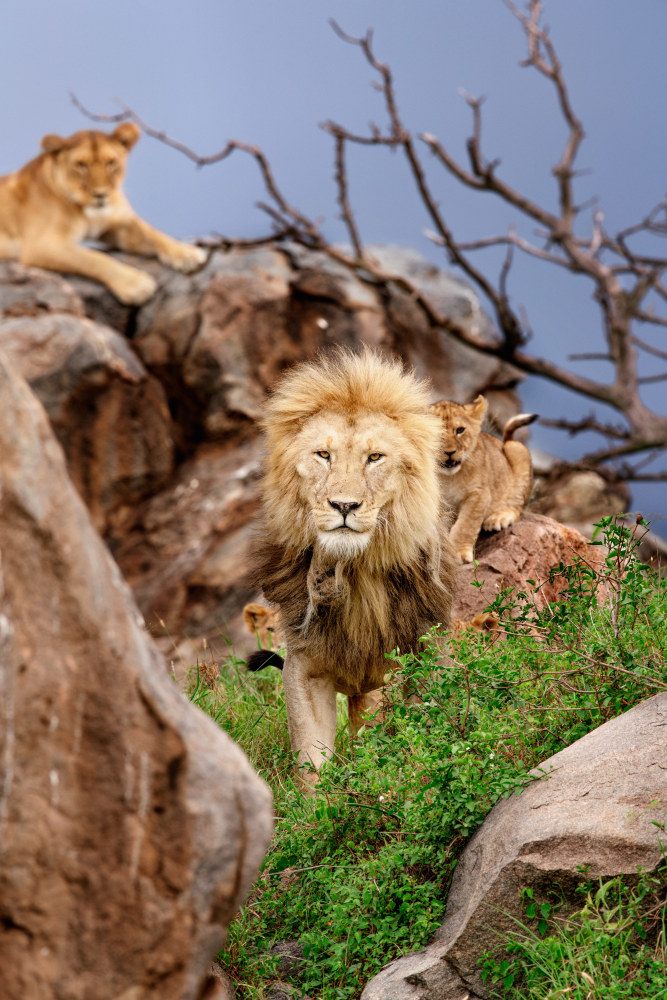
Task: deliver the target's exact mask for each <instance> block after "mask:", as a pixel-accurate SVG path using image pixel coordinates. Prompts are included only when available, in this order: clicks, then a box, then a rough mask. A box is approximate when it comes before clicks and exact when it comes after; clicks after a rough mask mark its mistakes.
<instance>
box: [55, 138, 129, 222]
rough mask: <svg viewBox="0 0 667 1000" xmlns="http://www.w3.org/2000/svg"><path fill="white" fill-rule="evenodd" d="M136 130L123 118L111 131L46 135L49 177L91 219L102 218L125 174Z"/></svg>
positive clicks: (110, 205)
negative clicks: (50, 175)
mask: <svg viewBox="0 0 667 1000" xmlns="http://www.w3.org/2000/svg"><path fill="white" fill-rule="evenodd" d="M138 136H139V130H138V129H137V128H136V126H134V125H132V124H130V123H129V122H126V123H125V124H124V125H120V126H119V127H118V128H117V129H116V130H115V131H114V132H112V133H111V135H107V134H106V133H105V132H96V131H88V132H77V133H75V134H74V135H72V136H70V137H69V138H67V139H63V138H61V137H60V136H57V135H47V136H44V138H43V139H42V149H43V150H44V152H45V153H46V154H47V155H48V156H49V158H50V160H51V167H52V179H53V183H54V185H55V187H56V188H57V189H58V190H59V192H60V193H61V194H62V195H63V196H64V197H65V198H66V199H67V200H68V201H70V202H72V203H73V204H74V205H78V206H79V207H80V208H82V209H83V210H84V212H85V214H86V215H87V216H88V217H89V218H91V219H103V218H104V216H105V214H108V213H109V212H110V211H111V208H112V200H113V197H114V195H115V194H116V192H117V191H118V190H119V189H120V186H121V184H122V182H123V178H124V176H125V164H126V160H127V154H128V152H129V151H130V149H131V148H132V146H133V145H134V143H135V142H136V141H137V138H138Z"/></svg>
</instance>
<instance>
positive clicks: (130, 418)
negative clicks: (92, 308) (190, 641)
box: [0, 286, 174, 531]
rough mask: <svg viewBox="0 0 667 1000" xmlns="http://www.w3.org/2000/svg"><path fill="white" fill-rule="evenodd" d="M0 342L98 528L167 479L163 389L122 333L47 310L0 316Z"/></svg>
mask: <svg viewBox="0 0 667 1000" xmlns="http://www.w3.org/2000/svg"><path fill="white" fill-rule="evenodd" d="M21 287H23V286H21ZM0 346H1V347H2V349H3V351H4V352H5V354H6V355H7V357H8V358H9V360H10V361H11V363H12V364H13V365H14V366H15V367H16V368H17V369H18V371H19V372H20V373H21V374H22V375H23V377H24V378H25V379H26V380H27V381H28V383H29V384H30V387H31V388H32V390H33V392H34V393H35V395H36V396H37V397H38V399H39V400H40V401H41V403H42V405H43V406H44V408H45V410H46V412H47V414H48V415H49V418H50V420H51V424H52V426H53V429H54V431H55V432H56V435H57V437H58V439H59V441H60V443H61V444H62V446H63V448H64V450H65V455H66V456H67V460H68V465H69V472H70V476H71V477H72V480H73V481H74V484H75V486H76V487H77V489H78V491H79V493H80V495H81V496H82V497H83V499H84V500H85V502H86V504H87V505H88V508H89V510H90V512H91V515H92V517H93V521H94V523H95V525H96V527H98V528H99V529H100V530H102V531H104V530H105V529H107V528H108V526H109V523H110V520H111V518H112V517H113V514H114V511H116V510H117V509H118V508H119V507H121V506H122V505H124V504H133V503H136V501H137V500H139V499H140V498H141V497H143V496H146V495H149V494H151V493H154V492H155V491H157V490H158V489H159V488H160V487H161V486H163V485H164V484H165V483H166V481H167V480H168V479H169V477H170V475H171V472H172V468H173V450H174V449H173V441H172V436H171V417H170V414H169V407H168V405H167V400H166V396H165V392H164V390H163V388H162V386H161V384H160V383H159V382H158V380H157V379H155V378H154V377H152V376H150V375H149V373H148V372H147V371H146V369H145V368H144V366H143V364H142V363H141V361H140V360H139V359H138V358H137V356H136V354H135V353H134V352H133V351H132V350H131V348H130V347H129V346H128V344H127V341H126V340H125V339H124V338H123V337H121V336H120V334H118V333H116V331H115V330H112V329H111V328H110V327H107V326H101V325H100V324H98V323H93V322H92V321H91V320H88V319H82V318H81V317H79V316H74V315H71V314H70V313H65V312H60V313H59V312H48V313H45V314H43V315H38V316H25V315H23V316H20V317H17V318H0Z"/></svg>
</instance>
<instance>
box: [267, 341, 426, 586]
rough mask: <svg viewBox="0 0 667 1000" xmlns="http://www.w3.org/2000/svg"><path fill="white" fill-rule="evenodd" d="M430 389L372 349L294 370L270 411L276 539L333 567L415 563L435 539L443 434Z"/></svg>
mask: <svg viewBox="0 0 667 1000" xmlns="http://www.w3.org/2000/svg"><path fill="white" fill-rule="evenodd" d="M427 402H428V386H427V385H426V384H425V383H422V382H419V381H418V380H417V379H416V377H415V376H414V375H413V374H410V373H407V372H405V371H404V370H403V368H402V366H401V365H400V364H399V363H398V362H396V361H390V360H387V359H384V358H382V357H380V356H379V355H378V354H375V353H373V352H372V351H370V350H366V351H364V353H362V354H354V353H352V352H350V351H344V350H339V351H337V352H333V353H332V354H329V355H325V356H323V357H321V358H320V359H319V360H318V361H316V362H312V363H306V364H302V365H299V366H298V367H297V368H295V369H293V370H292V371H290V372H288V374H287V375H286V376H285V377H284V378H283V380H282V381H281V382H280V383H279V385H278V386H277V388H276V389H275V391H274V392H273V395H272V397H271V399H270V400H269V403H268V406H267V416H266V420H265V429H266V432H267V437H268V446H269V458H268V474H267V478H266V484H265V508H266V515H267V518H268V521H269V523H270V525H271V528H272V530H273V533H274V536H275V537H277V538H279V539H280V540H281V542H282V544H283V545H285V547H286V548H288V549H291V550H294V551H296V552H299V551H304V550H306V549H307V548H308V547H310V546H312V547H313V548H315V549H317V550H318V552H319V553H320V555H323V556H324V557H331V559H332V560H334V561H346V560H353V559H355V558H356V557H357V556H359V555H360V554H361V553H366V554H367V557H368V558H371V556H373V557H374V559H375V561H376V563H377V565H378V567H381V566H385V567H388V566H391V565H394V564H396V563H397V562H402V561H404V560H405V561H409V560H410V559H414V558H415V553H416V551H417V550H418V549H419V548H426V547H428V545H429V542H430V541H431V540H432V539H433V537H434V533H435V532H436V531H437V524H438V516H439V504H440V498H439V489H438V483H437V471H436V456H437V449H438V443H439V434H440V428H439V423H438V420H437V419H436V418H435V417H434V416H432V415H430V414H429V413H428V412H427Z"/></svg>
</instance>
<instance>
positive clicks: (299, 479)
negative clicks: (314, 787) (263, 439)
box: [257, 350, 454, 784]
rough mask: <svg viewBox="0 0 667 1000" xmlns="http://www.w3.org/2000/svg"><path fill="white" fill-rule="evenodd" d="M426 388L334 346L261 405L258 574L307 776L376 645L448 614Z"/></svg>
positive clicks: (370, 673)
mask: <svg viewBox="0 0 667 1000" xmlns="http://www.w3.org/2000/svg"><path fill="white" fill-rule="evenodd" d="M428 391H429V390H428V386H427V385H426V384H424V383H421V382H418V381H417V379H416V378H415V377H414V376H413V375H412V374H408V373H405V372H404V371H403V369H402V367H401V365H400V364H399V363H398V362H394V361H388V360H383V359H382V358H381V357H380V356H379V355H377V354H374V353H372V352H371V351H369V350H367V351H365V352H364V353H363V354H361V355H356V354H353V353H351V352H349V351H344V350H340V351H338V352H335V353H332V354H330V355H326V356H322V357H320V359H319V360H318V361H316V362H310V363H305V364H302V365H300V366H298V367H297V368H295V369H292V370H291V371H290V372H288V373H287V375H286V376H284V377H283V379H282V381H281V382H280V383H279V384H278V386H277V388H276V389H275V391H274V392H273V394H272V396H271V398H270V400H269V402H268V404H267V415H266V418H265V424H264V426H265V431H266V435H267V439H268V469H267V475H266V479H265V484H264V509H265V513H264V531H263V536H262V538H261V547H260V546H258V553H257V555H258V561H259V572H258V582H259V583H260V584H261V586H262V587H263V590H264V594H265V597H266V598H267V600H268V601H270V602H271V603H272V604H276V605H278V607H279V609H280V619H281V623H282V629H283V635H284V639H285V646H286V650H287V653H286V658H285V665H284V671H283V678H284V686H285V699H286V702H287V715H288V721H289V732H290V743H291V746H292V750H293V751H294V752H295V753H296V754H297V755H298V762H299V765H300V766H301V767H303V765H308V764H310V765H312V769H309V770H307V771H306V770H301V771H300V774H301V777H302V780H303V781H305V782H306V783H309V784H313V783H314V782H315V781H316V780H317V770H318V769H319V767H320V765H321V764H322V761H323V760H324V759H325V758H326V756H327V755H328V754H329V753H330V752H331V751H332V749H333V745H334V737H335V734H336V692H337V691H340V692H342V693H343V694H346V695H347V696H348V705H349V715H350V720H351V726H352V728H353V729H355V728H356V727H357V726H358V724H359V723H360V722H361V719H362V714H363V712H364V709H365V708H366V707H367V706H369V705H377V698H376V697H373V696H372V695H371V692H374V691H376V689H378V688H380V687H381V686H382V684H383V682H384V677H385V674H386V672H387V668H388V664H387V660H386V659H385V654H386V653H388V652H389V651H390V650H392V649H394V648H395V647H398V648H399V649H400V650H401V651H402V652H406V651H408V650H411V649H415V648H416V647H418V645H419V639H420V637H421V636H422V635H423V634H424V633H425V632H426V631H427V630H428V629H429V628H430V627H431V626H432V625H435V624H438V623H442V624H443V625H447V624H448V623H449V615H450V606H451V598H452V590H453V584H454V558H453V553H452V552H451V550H450V548H449V543H448V541H447V538H446V536H445V535H444V533H443V531H442V528H441V523H442V517H441V510H440V491H439V487H438V479H437V469H436V464H437V462H436V460H437V454H438V445H439V440H440V426H439V422H438V420H437V418H436V417H435V416H433V415H431V414H429V413H428V412H427V405H428ZM313 769H314V770H313Z"/></svg>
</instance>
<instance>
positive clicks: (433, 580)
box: [256, 537, 455, 693]
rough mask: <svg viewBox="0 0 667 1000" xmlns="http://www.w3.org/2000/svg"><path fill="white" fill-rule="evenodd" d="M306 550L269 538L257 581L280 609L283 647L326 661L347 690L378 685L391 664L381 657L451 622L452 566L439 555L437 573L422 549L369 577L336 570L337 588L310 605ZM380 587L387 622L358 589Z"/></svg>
mask: <svg viewBox="0 0 667 1000" xmlns="http://www.w3.org/2000/svg"><path fill="white" fill-rule="evenodd" d="M312 558H313V552H312V549H308V550H307V551H306V552H303V553H300V554H297V553H290V552H286V551H285V550H284V549H283V548H282V547H281V546H279V545H275V544H269V543H267V540H266V537H265V539H264V542H263V544H262V547H261V549H258V550H257V571H256V572H257V582H258V583H259V585H260V586H261V587H262V588H263V590H264V596H265V597H266V599H267V600H268V601H270V602H271V603H273V604H278V605H279V606H280V613H281V619H282V625H283V629H284V632H285V636H286V640H287V646H288V649H289V650H290V651H292V652H294V653H296V654H298V653H299V652H304V653H307V655H308V657H309V658H311V659H315V660H317V661H319V662H320V663H324V664H327V665H328V666H329V668H330V669H331V670H332V672H333V673H334V674H335V675H336V677H337V678H338V680H339V682H341V683H342V684H343V685H344V687H345V688H349V690H348V691H347V693H354V692H359V693H360V692H363V691H368V690H372V689H373V688H376V687H380V686H381V685H382V683H383V679H384V675H385V674H386V672H387V670H388V669H389V664H388V663H387V661H386V654H387V653H388V652H390V651H391V650H392V649H395V648H398V649H400V650H401V652H403V653H404V652H408V651H411V650H416V649H417V648H418V646H419V639H420V637H421V636H422V635H423V634H424V633H425V632H427V631H428V629H429V628H431V627H432V626H433V625H437V624H442V625H448V624H449V622H450V614H451V603H452V594H453V589H454V576H455V570H454V566H453V563H452V560H451V559H449V558H447V557H446V556H445V557H444V558H443V559H442V560H441V563H440V567H439V572H438V574H437V575H435V574H434V571H433V559H432V556H431V555H430V554H429V553H427V552H425V551H421V552H420V555H419V558H418V559H417V560H416V562H415V564H414V565H412V566H396V567H394V569H392V570H391V571H390V572H388V573H386V574H383V575H382V576H378V577H377V578H374V579H371V580H370V581H369V577H368V575H367V573H366V571H365V570H364V568H363V554H362V556H361V560H360V565H357V564H355V562H351V563H348V564H345V565H343V567H342V568H340V569H339V573H338V574H337V577H340V581H339V587H338V590H337V592H336V593H335V594H334V595H333V596H332V597H329V598H328V599H326V600H324V599H323V600H321V601H319V602H318V603H316V604H315V605H314V606H313V605H312V598H311V594H310V593H309V589H308V571H309V569H310V566H311V562H312ZM369 584H370V586H372V587H377V588H380V589H382V590H384V593H385V600H386V610H387V614H386V623H385V624H384V625H383V623H382V622H380V621H379V620H378V617H377V615H376V614H373V613H372V611H371V609H370V608H366V607H365V601H364V588H365V587H368V586H369Z"/></svg>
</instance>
